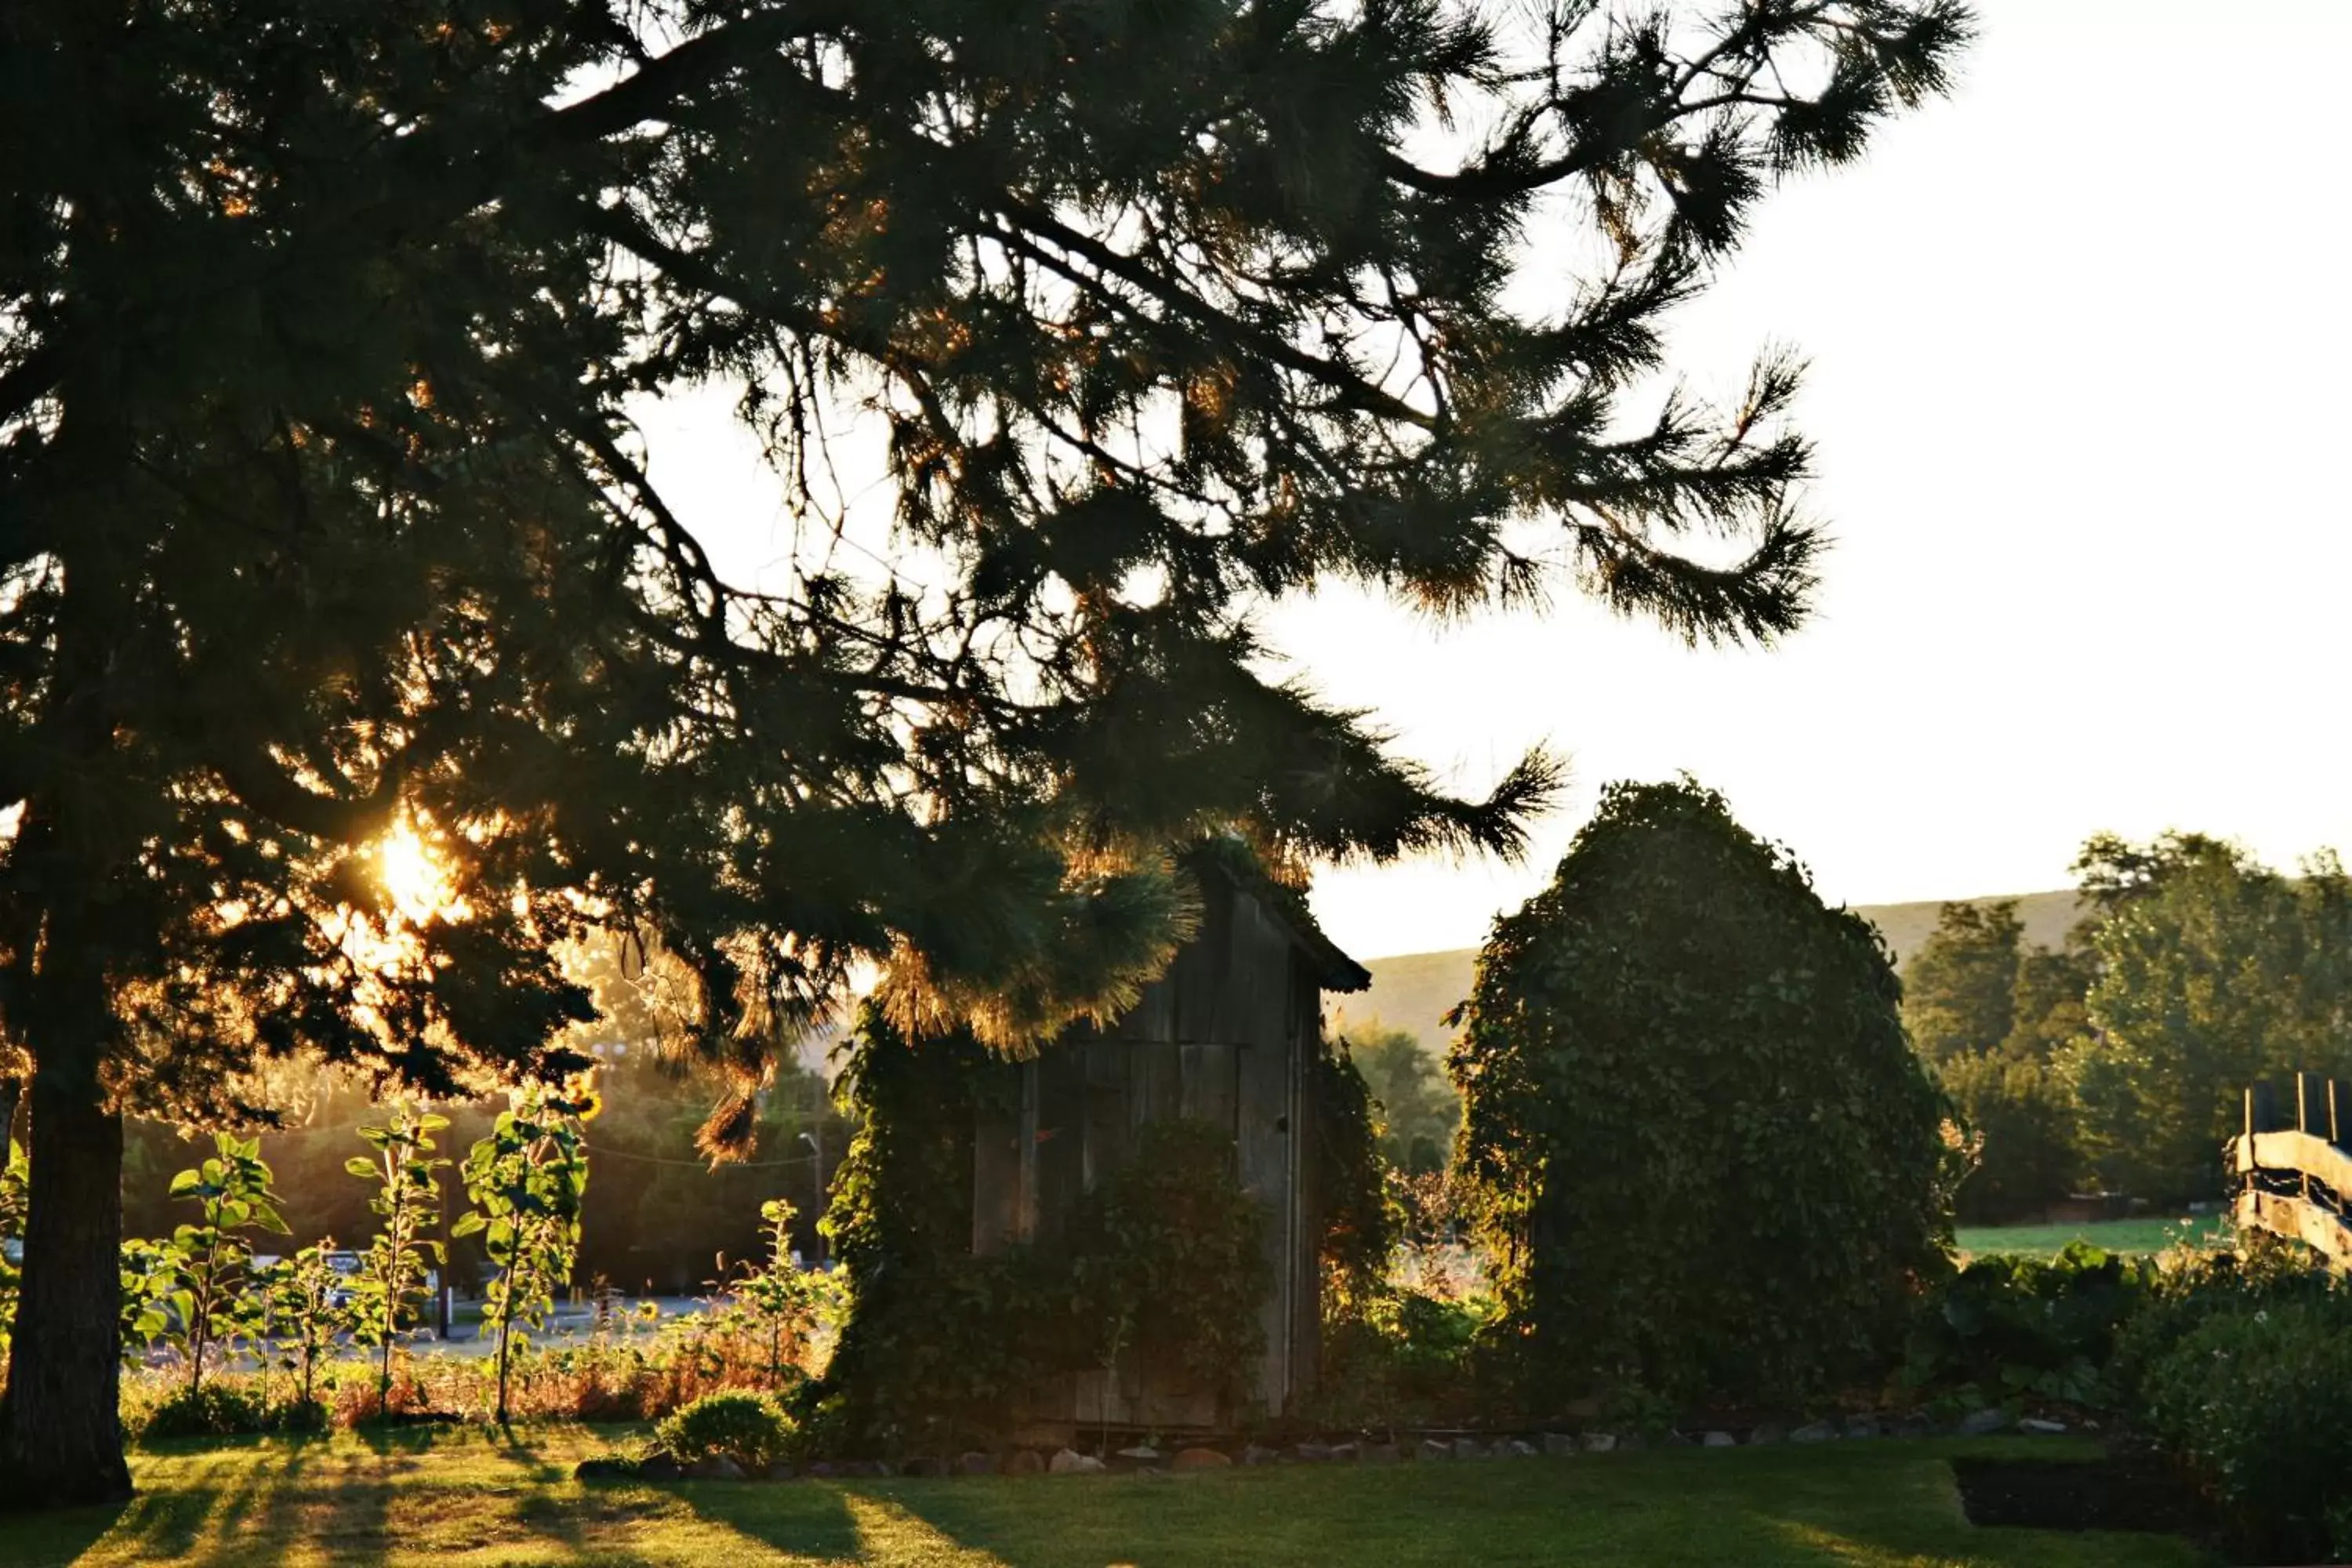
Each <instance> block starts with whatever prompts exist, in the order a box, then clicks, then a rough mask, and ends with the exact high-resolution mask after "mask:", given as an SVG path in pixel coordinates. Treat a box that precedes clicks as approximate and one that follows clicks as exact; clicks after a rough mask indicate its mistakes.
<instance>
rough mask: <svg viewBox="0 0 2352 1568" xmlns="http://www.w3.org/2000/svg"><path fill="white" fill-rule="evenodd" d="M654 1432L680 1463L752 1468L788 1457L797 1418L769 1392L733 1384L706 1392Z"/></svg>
mask: <svg viewBox="0 0 2352 1568" xmlns="http://www.w3.org/2000/svg"><path fill="white" fill-rule="evenodd" d="M654 1436H656V1437H657V1438H658V1439H660V1442H661V1446H662V1447H664V1448H665V1449H667V1451H668V1452H669V1454H670V1457H671V1458H675V1459H677V1461H678V1463H680V1464H682V1465H690V1464H693V1463H695V1462H697V1461H698V1460H702V1459H732V1460H734V1461H735V1463H737V1464H739V1465H740V1466H742V1467H743V1468H744V1469H746V1470H753V1469H759V1468H764V1467H766V1466H769V1465H772V1464H774V1463H775V1462H776V1461H777V1460H779V1459H781V1458H783V1457H784V1451H785V1448H786V1447H787V1445H789V1444H790V1443H791V1441H792V1436H793V1422H792V1417H791V1416H789V1415H786V1414H785V1413H784V1408H783V1406H782V1405H779V1404H777V1403H776V1401H775V1400H774V1399H773V1398H772V1397H771V1396H770V1395H768V1394H755V1393H752V1392H751V1390H749V1389H740V1388H729V1389H721V1390H720V1391H719V1392H718V1393H716V1394H704V1395H703V1396H702V1397H701V1398H699V1399H698V1400H696V1401H695V1402H694V1403H693V1404H691V1405H688V1406H687V1407H686V1408H685V1409H683V1410H680V1411H678V1412H677V1414H676V1415H671V1416H669V1417H668V1418H667V1420H665V1421H663V1422H662V1423H661V1425H660V1426H656V1427H655V1428H654Z"/></svg>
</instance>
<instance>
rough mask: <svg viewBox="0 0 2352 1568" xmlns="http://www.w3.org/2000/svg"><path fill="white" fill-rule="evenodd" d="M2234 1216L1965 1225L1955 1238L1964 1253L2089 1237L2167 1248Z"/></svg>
mask: <svg viewBox="0 0 2352 1568" xmlns="http://www.w3.org/2000/svg"><path fill="white" fill-rule="evenodd" d="M2229 1228H2230V1222H2229V1218H2228V1216H2226V1215H2216V1214H2209V1215H2197V1216H2196V1217H2194V1218H2189V1217H2187V1216H2184V1215H2164V1216H2160V1217H2151V1218H2147V1219H2105V1220H2093V1221H2089V1222H2087V1223H2084V1224H2082V1225H1998V1226H1962V1227H1961V1228H1960V1230H1959V1232H1958V1234H1957V1235H1956V1236H1955V1237H1953V1239H1954V1240H1955V1241H1956V1242H1957V1243H1958V1246H1959V1248H1960V1250H1961V1251H1962V1252H1968V1253H1983V1252H2032V1253H2039V1254H2042V1255H2043V1256H2045V1257H2046V1256H2049V1255H2051V1254H2054V1253H2056V1252H2059V1251H2061V1250H2063V1248H2064V1247H2065V1246H2066V1244H2067V1243H2068V1242H2070V1241H2074V1240H2078V1239H2079V1240H2083V1241H2087V1242H2089V1243H2090V1244H2091V1245H2092V1246H2094V1247H2105V1248H2106V1249H2107V1250H2108V1251H2109V1252H2161V1251H2163V1250H2164V1249H2165V1248H2166V1247H2169V1246H2171V1245H2172V1244H2173V1243H2174V1242H2176V1241H2179V1239H2180V1238H2181V1236H2182V1234H2183V1233H2184V1232H2186V1234H2187V1235H2188V1237H2189V1239H2190V1240H2192V1241H2197V1242H2208V1241H2211V1240H2213V1239H2214V1238H2215V1237H2221V1236H2225V1235H2227V1233H2228V1231H2229Z"/></svg>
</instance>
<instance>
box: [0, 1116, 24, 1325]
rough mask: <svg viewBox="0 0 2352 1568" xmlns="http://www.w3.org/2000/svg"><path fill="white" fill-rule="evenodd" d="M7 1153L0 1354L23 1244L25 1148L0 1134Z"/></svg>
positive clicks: (2, 1164)
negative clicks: (18, 1250) (17, 1262)
mask: <svg viewBox="0 0 2352 1568" xmlns="http://www.w3.org/2000/svg"><path fill="white" fill-rule="evenodd" d="M0 1139H5V1142H6V1143H7V1151H6V1155H5V1158H0V1352H5V1350H6V1349H7V1343H8V1339H9V1336H10V1335H11V1334H13V1333H14V1332H15V1331H16V1280H17V1264H16V1258H15V1256H14V1253H15V1251H16V1248H18V1247H22V1246H23V1245H24V1240H25V1190H26V1175H27V1173H28V1168H27V1166H26V1160H25V1146H24V1145H23V1144H21V1143H19V1142H16V1140H15V1139H14V1138H7V1137H6V1135H5V1130H0Z"/></svg>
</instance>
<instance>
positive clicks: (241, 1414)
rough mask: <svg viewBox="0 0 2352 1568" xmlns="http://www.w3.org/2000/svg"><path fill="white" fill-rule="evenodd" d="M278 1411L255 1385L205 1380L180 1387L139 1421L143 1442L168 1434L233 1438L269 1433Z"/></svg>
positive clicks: (278, 1423)
mask: <svg viewBox="0 0 2352 1568" xmlns="http://www.w3.org/2000/svg"><path fill="white" fill-rule="evenodd" d="M282 1424H283V1423H282V1421H281V1418H280V1412H279V1411H278V1410H277V1409H276V1408H275V1407H274V1406H272V1405H271V1404H270V1402H269V1401H268V1399H267V1398H266V1397H265V1396H264V1395H263V1394H262V1393H261V1391H260V1390H259V1389H257V1388H242V1387H238V1386H236V1384H223V1383H207V1384H203V1385H202V1386H201V1387H197V1388H193V1389H191V1388H181V1389H178V1390H175V1391H174V1392H173V1394H171V1395H170V1396H169V1397H167V1398H165V1399H164V1400H163V1402H162V1403H160V1404H158V1405H156V1406H155V1407H154V1408H153V1409H152V1410H151V1411H149V1412H148V1413H147V1418H146V1420H145V1421H143V1422H142V1423H141V1424H140V1428H139V1437H140V1440H141V1441H142V1442H158V1441H161V1440H163V1439H165V1438H169V1437H234V1436H244V1435H246V1434H248V1433H254V1432H270V1431H275V1430H277V1429H278V1427H279V1426H281V1425H282Z"/></svg>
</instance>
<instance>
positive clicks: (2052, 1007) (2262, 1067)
mask: <svg viewBox="0 0 2352 1568" xmlns="http://www.w3.org/2000/svg"><path fill="white" fill-rule="evenodd" d="M2074 870H2075V874H2076V876H2077V878H2078V879H2079V882H2080V885H2081V887H2082V889H2083V892H2084V895H2085V898H2086V900H2087V904H2088V910H2087V912H2086V914H2085V916H2084V920H2083V921H2082V922H2081V923H2080V924H2079V925H2078V926H2076V928H2075V929H2074V931H2072V932H2070V933H2069V934H2068V936H2067V938H2066V940H2065V942H2063V944H2062V945H2061V947H2059V948H2058V949H2056V950H2054V951H2053V950H2048V949H2043V948H2038V947H2031V946H2028V945H2027V943H2026V942H2025V940H2024V928H2023V926H2022V924H2021V921H2019V919H2018V916H2017V907H2016V905H2015V904H2014V903H2013V902H1993V903H1984V904H1965V903H1952V904H1947V905H1945V906H1944V908H1943V910H1942V913H1941V916H1940V918H1939V919H1938V921H1937V928H1936V931H1935V932H1934V934H1933V935H1931V936H1930V937H1929V938H1928V940H1927V942H1926V944H1925V945H1924V946H1923V947H1922V948H1921V949H1920V951H1919V953H1918V955H1917V956H1916V958H1915V959H1914V960H1913V962H1912V963H1911V966H1910V970H1909V973H1907V974H1906V977H1905V987H1904V1002H1903V1017H1904V1023H1905V1025H1906V1027H1907V1028H1908V1030H1909V1032H1910V1035H1911V1038H1912V1042H1913V1044H1914V1045H1915V1046H1916V1048H1917V1049H1918V1051H1919V1053H1920V1055H1921V1056H1922V1057H1923V1058H1925V1059H1926V1060H1927V1063H1928V1064H1929V1065H1930V1066H1931V1067H1932V1068H1934V1069H1935V1071H1936V1074H1937V1078H1938V1079H1940V1080H1941V1082H1942V1083H1943V1086H1944V1089H1945V1090H1946V1092H1947V1093H1948V1094H1949V1095H1950V1097H1951V1099H1952V1100H1953V1103H1954V1107H1955V1109H1956V1110H1957V1111H1958V1115H1959V1117H1960V1119H1961V1121H1962V1122H1963V1123H1964V1125H1965V1127H1966V1129H1967V1131H1968V1133H1969V1137H1970V1139H1971V1141H1972V1142H1973V1143H1974V1145H1975V1149H1976V1155H1977V1161H1978V1163H1977V1169H1976V1171H1975V1172H1974V1173H1973V1174H1972V1175H1971V1176H1970V1177H1969V1180H1968V1181H1967V1182H1966V1183H1965V1184H1963V1185H1962V1186H1961V1188H1960V1191H1959V1196H1958V1204H1959V1216H1960V1218H1961V1219H1962V1221H1963V1222H1973V1223H1986V1222H1991V1221H1999V1220H2004V1219H2014V1218H2018V1217H2021V1216H2024V1215H2031V1214H2032V1213H2034V1212H2035V1211H2037V1210H2040V1209H2042V1208H2043V1207H2046V1206H2047V1205H2050V1204H2052V1203H2053V1202H2055V1201H2057V1200H2059V1199H2062V1198H2063V1197H2065V1196H2066V1195H2067V1194H2070V1193H2075V1192H2084V1191H2104V1192H2112V1193H2122V1194H2131V1195H2132V1196H2135V1197H2139V1198H2145V1199H2148V1200H2150V1201H2153V1202H2157V1203H2178V1202H2184V1201H2189V1200H2194V1199H2199V1198H2210V1197H2215V1196H2218V1195H2219V1194H2221V1191H2222V1189H2223V1185H2224V1182H2223V1176H2224V1173H2223V1170H2222V1144H2223V1142H2224V1141H2225V1140H2226V1139H2227V1138H2228V1137H2229V1136H2230V1135H2231V1133H2232V1132H2233V1131H2236V1128H2237V1125H2238V1120H2239V1115H2240V1110H2239V1107H2240V1103H2241V1095H2242V1091H2243V1090H2244V1089H2245V1088H2246V1087H2247V1086H2248V1085H2249V1084H2252V1083H2253V1082H2255V1081H2257V1080H2258V1079H2277V1078H2283V1077H2284V1076H2286V1075H2288V1074H2291V1073H2294V1072H2296V1071H2299V1070H2305V1071H2315V1072H2323V1073H2331V1074H2335V1075H2337V1076H2352V880H2347V877H2346V874H2345V871H2344V868H2343V866H2342V864H2341V863H2340V862H2339V861H2338V860H2337V858H2336V856H2335V855H2334V854H2333V853H2332V852H2323V853H2321V854H2319V855H2316V856H2315V857H2313V858H2310V859H2308V860H2307V861H2305V864H2304V865H2303V866H2302V868H2300V875H2297V876H2294V877H2288V876H2285V875H2284V874H2282V873H2280V872H2278V871H2276V870H2273V869H2272V868H2269V867H2267V866H2264V865H2263V864H2262V863H2261V862H2260V861H2259V860H2257V859H2256V858H2254V857H2253V856H2252V854H2250V853H2249V852H2248V851H2247V850H2246V849H2244V848H2243V847H2241V846H2238V845H2235V844H2231V843H2229V842H2226V841H2224V840H2221V839H2218V838H2212V837H2207V836H2205V835H2202V834H2195V833H2168V834H2166V835H2164V836H2162V837H2158V838H2157V839H2154V840H2152V841H2150V842H2147V843H2144V844H2135V843H2131V842H2128V841H2126V840H2125V839H2122V838H2119V837H2115V836H2113V835H2107V834H2102V835H2098V836H2096V837H2093V838H2092V839H2090V840H2089V841H2088V842H2087V843H2086V844H2085V845H2084V849H2083V853H2082V856H2081V858H2079V859H2078V860H2077V861H2076V863H2075V867H2074Z"/></svg>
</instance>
